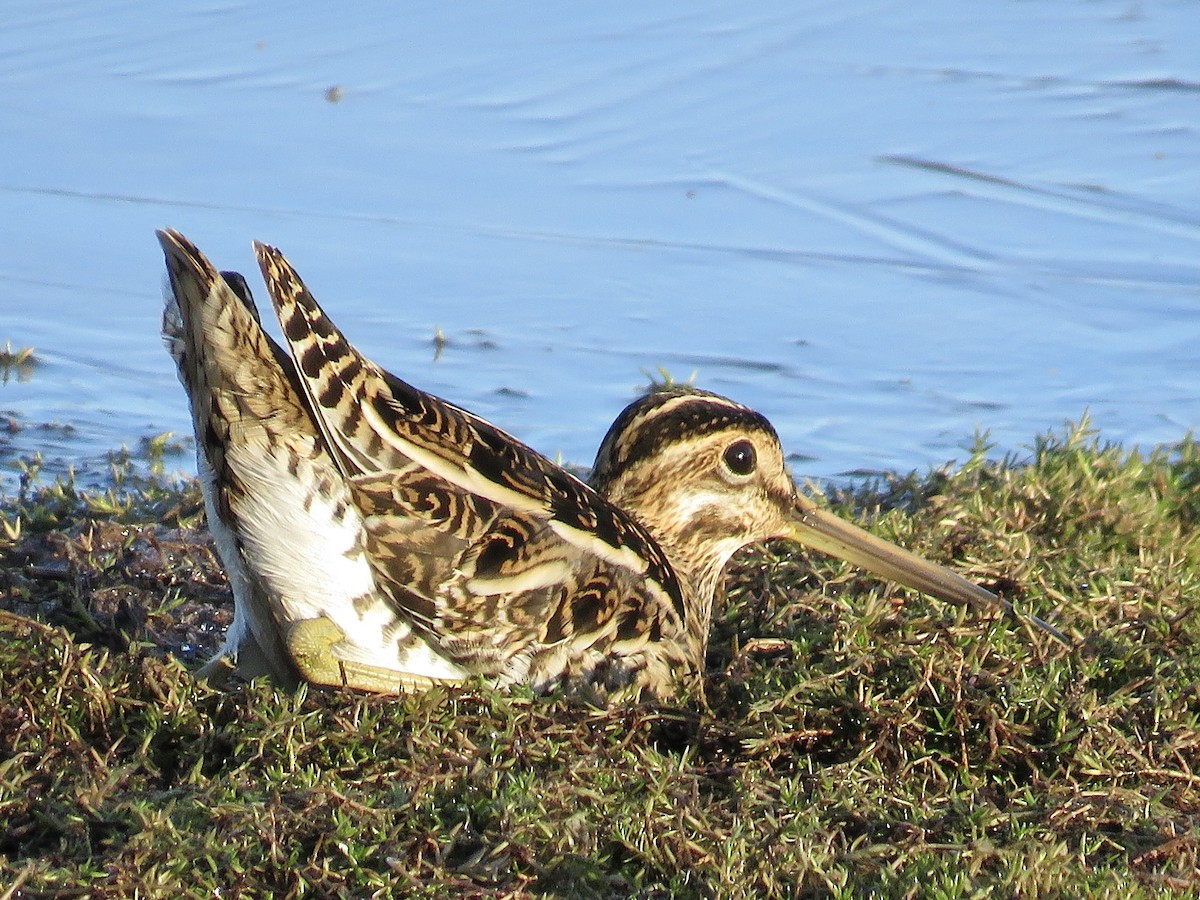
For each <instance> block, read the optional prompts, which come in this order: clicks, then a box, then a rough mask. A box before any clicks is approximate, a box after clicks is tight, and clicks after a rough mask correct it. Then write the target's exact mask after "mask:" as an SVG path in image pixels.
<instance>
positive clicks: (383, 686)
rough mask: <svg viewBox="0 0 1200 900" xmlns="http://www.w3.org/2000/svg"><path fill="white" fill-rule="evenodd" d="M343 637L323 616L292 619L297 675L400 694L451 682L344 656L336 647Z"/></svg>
mask: <svg viewBox="0 0 1200 900" xmlns="http://www.w3.org/2000/svg"><path fill="white" fill-rule="evenodd" d="M345 639H346V633H345V632H344V631H342V629H341V628H339V627H338V626H337V624H336V623H334V621H333V620H332V619H329V618H327V617H326V616H318V617H317V618H315V619H303V620H301V621H299V622H294V623H292V625H290V626H289V627H288V629H287V646H288V651H289V652H290V653H291V656H292V662H294V663H295V665H296V668H297V669H298V670H299V672H300V676H301V677H302V678H303V679H304V680H305V681H309V682H312V683H313V684H323V685H328V686H330V687H348V688H354V689H355V690H359V691H371V692H373V693H376V694H399V693H402V692H404V691H407V690H423V689H425V688H430V687H433V686H434V685H435V684H446V683H451V682H445V681H442V680H440V679H434V678H427V677H424V676H421V675H413V674H412V673H410V672H399V671H397V670H395V669H388V668H385V667H383V666H373V665H371V664H370V663H365V662H362V661H361V660H357V659H346V658H344V657H343V656H342V655H341V654H339V653H338V652H337V649H336V647H337V645H338V644H340V643H341V642H342V641H344V640H345Z"/></svg>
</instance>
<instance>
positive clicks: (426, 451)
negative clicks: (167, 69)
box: [159, 231, 1049, 696]
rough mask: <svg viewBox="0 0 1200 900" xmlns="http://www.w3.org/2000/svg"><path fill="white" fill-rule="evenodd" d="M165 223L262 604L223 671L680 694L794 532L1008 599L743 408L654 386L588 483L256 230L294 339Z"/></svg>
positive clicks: (198, 414)
mask: <svg viewBox="0 0 1200 900" xmlns="http://www.w3.org/2000/svg"><path fill="white" fill-rule="evenodd" d="M159 238H160V241H161V243H162V245H163V249H164V252H165V254H166V258H167V267H168V271H169V273H170V277H171V288H172V296H171V297H170V298H169V300H168V306H167V312H166V314H165V316H164V329H163V330H164V335H165V337H166V339H167V343H168V346H169V347H170V348H171V351H172V354H173V356H174V357H175V359H176V361H177V363H178V365H179V371H180V378H181V380H182V381H183V384H184V386H185V388H186V389H187V392H188V395H189V397H190V399H191V403H192V411H193V419H194V422H195V426H196V436H197V455H198V459H199V468H200V472H201V480H202V484H203V486H204V491H205V497H206V501H207V503H208V513H209V520H210V527H211V528H212V530H213V533H214V536H215V538H216V543H217V547H218V550H219V551H220V553H221V557H222V560H223V562H224V563H225V566H226V568H227V570H228V571H229V573H230V580H231V582H232V584H233V589H234V595H235V600H236V604H237V614H236V617H235V622H234V625H233V627H232V628H231V629H230V634H229V636H228V637H227V640H226V644H225V647H224V648H223V650H222V653H221V654H219V656H218V659H216V660H214V662H213V663H211V664H210V666H209V672H214V671H226V670H227V669H228V668H230V667H232V666H233V665H235V664H236V666H237V668H238V669H239V670H240V671H241V672H242V673H243V674H246V675H253V674H257V673H258V672H262V671H266V672H270V673H271V674H273V675H274V676H275V677H277V678H279V679H282V680H285V681H288V680H295V679H296V678H297V677H299V678H304V679H307V680H310V681H314V682H318V683H325V684H339V685H342V684H344V685H349V686H352V687H357V688H362V689H366V690H375V691H385V692H388V691H398V690H402V689H406V688H413V687H420V686H424V685H429V684H433V683H438V682H459V681H463V680H465V679H468V678H471V677H474V676H483V677H485V678H487V679H490V680H491V681H493V682H495V683H498V684H512V683H528V684H531V685H532V686H533V687H535V688H536V689H538V690H545V689H548V688H551V687H553V686H555V685H557V684H561V683H564V682H575V681H580V682H586V683H591V684H595V685H597V686H599V687H601V688H602V689H605V690H607V691H610V692H612V691H623V692H630V693H637V692H640V691H649V692H652V693H655V694H658V695H660V696H666V695H670V694H672V693H674V692H675V691H676V689H677V688H678V687H679V686H680V685H682V684H685V683H688V682H691V681H694V679H695V678H696V677H697V676H698V675H699V674H701V673H702V669H703V661H704V649H705V644H706V640H707V635H708V630H709V624H710V620H711V614H712V603H713V597H714V595H715V594H716V593H717V591H718V589H719V587H720V585H721V579H722V572H723V569H724V566H725V564H726V562H727V561H728V559H729V557H730V556H731V555H732V554H733V553H734V552H735V551H736V550H737V549H738V548H740V547H742V546H744V545H746V544H748V543H752V542H755V541H759V540H763V539H766V538H771V537H785V538H791V539H794V540H800V541H803V542H805V543H808V544H811V545H813V546H815V547H817V548H819V549H823V550H826V551H829V552H833V553H835V554H838V555H841V556H843V557H845V558H847V559H849V560H851V561H852V562H855V563H857V564H860V565H863V566H865V567H867V568H870V569H872V570H873V571H876V572H878V573H880V574H883V575H885V576H886V577H890V578H895V579H897V580H900V581H902V582H903V583H906V584H909V585H911V586H914V587H917V588H919V589H921V590H925V591H928V592H930V593H933V594H935V595H938V596H941V597H945V598H947V599H953V600H956V601H990V602H1002V601H997V598H995V597H993V596H992V595H991V594H989V593H988V592H987V591H984V590H983V589H982V588H979V587H978V586H976V585H973V584H971V583H970V582H968V581H966V580H964V579H962V578H960V577H959V576H957V575H955V574H953V573H951V572H949V571H948V570H946V569H943V568H941V567H939V566H936V565H933V564H931V563H927V562H925V561H923V560H920V559H918V558H917V557H914V556H912V555H911V554H908V553H907V552H906V551H903V550H901V549H900V548H898V547H894V546H893V545H891V544H887V543H886V542H883V541H880V540H879V539H877V538H874V537H872V536H871V535H869V534H867V533H866V532H863V531H861V530H859V529H857V528H855V527H854V526H851V525H849V524H847V523H844V522H842V521H841V520H839V519H836V518H835V517H833V516H830V515H828V514H827V513H824V512H822V511H821V510H819V509H817V508H816V507H815V506H813V504H812V503H811V502H810V501H808V500H807V499H805V498H804V497H802V496H801V495H799V494H798V493H797V491H796V488H795V485H794V483H793V482H792V480H791V478H790V476H788V474H787V472H786V469H785V466H784V459H783V452H782V449H781V448H780V444H779V440H778V438H777V436H776V434H775V431H774V429H773V428H772V427H771V425H770V423H769V422H767V420H766V419H765V418H764V417H763V416H761V415H760V414H759V413H757V412H754V411H753V410H751V409H748V408H746V407H744V406H741V405H740V404H737V403H735V402H733V401H731V400H728V399H726V398H724V397H719V396H717V395H715V394H709V393H706V392H703V391H697V390H691V389H673V390H668V391H662V392H658V393H652V394H649V395H647V396H646V397H643V398H640V399H639V400H636V401H635V402H634V403H632V404H631V405H630V406H629V407H628V408H627V409H626V410H625V411H624V412H623V413H621V415H620V416H619V417H618V419H617V421H616V422H615V423H614V424H613V426H612V428H611V429H610V431H609V433H608V435H607V436H606V437H605V439H604V441H603V443H602V445H601V448H600V451H599V453H598V455H597V458H596V463H595V466H594V469H593V473H592V477H591V484H590V485H588V484H584V483H583V482H581V481H579V480H578V479H576V478H575V477H574V476H572V475H570V474H569V473H567V472H566V471H565V470H563V469H562V468H560V467H559V466H556V465H554V464H553V463H552V462H550V461H549V460H547V459H546V458H545V457H543V456H541V455H540V454H538V453H536V452H535V451H533V450H531V449H530V448H529V447H527V446H525V445H524V444H522V443H521V442H520V441H517V440H516V439H514V438H512V437H511V436H509V435H507V434H505V433H504V432H502V431H500V430H499V429H497V428H496V427H495V426H493V425H491V424H489V423H487V422H485V421H483V420H482V419H480V418H478V417H477V416H474V415H472V414H471V413H469V412H467V411H465V410H463V409H460V408H459V407H457V406H454V405H453V404H450V403H447V402H446V401H443V400H440V399H438V398H436V397H433V396H431V395H429V394H427V393H425V392H423V391H420V390H418V389H417V388H414V387H413V386H411V385H409V384H407V383H406V382H404V381H402V380H400V379H399V378H396V377H395V376H393V375H391V374H390V373H388V372H386V371H384V370H383V369H381V368H380V367H378V366H377V365H375V364H374V363H373V362H371V361H370V360H368V359H366V358H365V357H363V356H362V355H361V354H360V353H359V352H358V351H357V350H356V349H355V348H354V347H353V346H352V345H351V344H350V343H349V342H348V341H347V340H346V339H345V338H344V337H343V336H342V334H341V332H340V331H338V329H337V328H336V327H335V326H334V325H333V323H332V322H331V321H330V320H329V318H328V317H327V316H326V315H325V314H324V312H323V311H322V310H321V308H320V306H318V304H317V302H316V300H315V299H314V298H313V296H312V294H311V293H310V292H309V291H308V289H307V288H306V287H305V285H304V283H303V282H302V281H301V280H300V277H299V276H298V275H297V274H296V272H295V271H294V270H293V269H292V267H291V266H290V264H289V263H288V262H287V260H286V259H284V257H283V255H282V254H281V253H279V251H278V250H275V249H274V248H271V247H268V246H265V245H262V244H256V245H255V251H256V253H257V255H258V260H259V265H260V268H261V269H262V273H263V276H264V278H265V280H266V283H267V287H268V291H269V293H270V296H271V300H272V303H273V305H274V307H275V311H276V313H277V315H278V316H279V320H280V323H281V324H282V326H283V333H284V336H285V339H286V343H287V352H286V353H285V352H284V351H283V350H282V349H281V348H280V347H279V346H278V345H277V344H275V342H274V341H272V340H271V339H270V337H268V336H267V335H266V334H265V333H264V332H263V330H262V328H261V326H260V325H259V323H258V317H257V313H256V311H255V310H254V305H253V302H252V301H251V299H250V297H249V291H248V289H246V288H245V286H244V282H242V281H241V280H240V276H235V275H233V274H232V273H220V272H218V271H217V270H216V269H214V268H213V266H212V265H211V264H210V263H209V262H208V261H207V260H206V259H205V258H204V257H203V256H202V255H201V254H200V252H199V251H198V250H197V249H196V248H195V247H194V246H193V245H192V244H191V243H190V242H188V241H187V239H186V238H184V237H183V236H182V235H180V234H179V233H177V232H171V231H168V232H160V234H159ZM289 354H290V359H289ZM1040 624H1044V623H1040ZM1045 627H1047V628H1049V626H1045Z"/></svg>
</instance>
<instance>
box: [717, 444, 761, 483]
mask: <svg viewBox="0 0 1200 900" xmlns="http://www.w3.org/2000/svg"><path fill="white" fill-rule="evenodd" d="M724 460H725V465H727V466H728V467H729V471H730V472H732V473H733V474H734V475H749V474H750V473H751V472H753V471H754V466H755V465H756V464H757V463H758V457H757V455H756V454H755V452H754V445H753V444H752V443H750V441H747V440H740V441H734V442H733V443H732V444H730V445H729V446H728V447H727V448H726V449H725V456H724Z"/></svg>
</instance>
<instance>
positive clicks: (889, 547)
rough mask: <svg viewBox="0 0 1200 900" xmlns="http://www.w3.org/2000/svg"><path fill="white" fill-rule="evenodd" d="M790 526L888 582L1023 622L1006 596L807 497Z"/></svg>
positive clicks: (1061, 637)
mask: <svg viewBox="0 0 1200 900" xmlns="http://www.w3.org/2000/svg"><path fill="white" fill-rule="evenodd" d="M791 526H792V527H791V533H790V534H789V535H788V536H789V537H790V538H792V539H793V540H795V541H798V542H799V543H801V544H804V545H805V546H806V547H812V548H813V549H814V550H820V551H821V552H822V553H828V554H830V555H831V556H836V557H838V558H839V559H844V560H845V561H846V562H848V563H852V564H853V565H856V566H860V567H862V568H864V569H866V570H867V571H869V572H873V573H874V574H876V575H879V576H880V577H882V578H886V579H888V580H889V581H896V582H899V583H900V584H902V585H904V586H906V587H910V588H912V589H914V590H917V591H921V592H922V593H924V594H929V595H930V596H931V597H937V598H938V599H940V600H949V601H951V602H954V603H984V604H998V605H1000V606H1001V607H1003V608H1004V609H1005V611H1007V612H1008V613H1009V614H1010V615H1013V616H1014V617H1018V618H1019V616H1018V613H1017V611H1016V610H1015V609H1013V605H1012V604H1011V603H1010V602H1009V601H1008V600H1006V599H1004V598H1003V597H997V596H996V595H995V594H993V593H992V592H991V591H988V590H985V589H984V588H981V587H980V586H979V585H977V584H975V583H974V582H971V581H968V580H967V579H965V578H963V577H962V576H961V575H958V574H956V573H954V572H951V571H950V570H949V569H947V568H945V567H943V566H939V565H938V564H937V563H932V562H929V561H928V560H925V559H921V557H919V556H917V555H916V554H914V553H909V552H908V551H907V550H904V549H902V548H900V547H897V546H896V545H895V544H889V543H888V542H887V541H885V540H881V539H880V538H877V537H875V535H873V534H871V533H869V532H867V531H863V529H861V528H859V527H857V526H855V525H851V524H850V523H849V522H847V521H845V520H844V519H839V518H838V517H837V516H835V515H833V514H832V513H828V512H826V511H825V510H823V509H821V508H820V507H817V506H815V505H813V503H812V502H811V501H810V500H807V499H805V498H804V497H800V498H799V500H798V502H797V504H796V511H795V514H794V517H793V519H792V522H791ZM1023 615H1024V616H1025V617H1026V618H1028V619H1029V621H1031V622H1032V623H1033V624H1034V625H1036V626H1038V628H1041V629H1042V630H1043V631H1045V632H1046V633H1047V634H1049V635H1051V636H1053V637H1054V638H1055V639H1056V640H1058V641H1061V642H1062V643H1063V644H1064V645H1066V646H1068V647H1071V646H1074V644H1073V642H1072V641H1071V639H1070V638H1068V637H1067V636H1066V635H1065V634H1063V633H1062V632H1061V631H1059V630H1058V629H1057V628H1055V627H1054V626H1053V625H1051V624H1050V623H1049V622H1045V621H1043V620H1042V619H1039V618H1038V617H1037V616H1034V615H1029V614H1028V613H1025V614H1023Z"/></svg>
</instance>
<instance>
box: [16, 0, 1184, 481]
mask: <svg viewBox="0 0 1200 900" xmlns="http://www.w3.org/2000/svg"><path fill="white" fill-rule="evenodd" d="M265 6H266V5H264V4H250V3H236V2H223V3H214V2H190V3H181V4H176V5H174V7H172V8H171V10H172V11H170V12H168V11H167V9H168V7H161V6H159V7H151V6H149V5H147V4H143V3H135V2H126V3H117V2H114V3H106V4H85V3H77V4H44V3H35V2H28V0H27V2H20V0H11V2H10V3H9V4H8V6H7V7H6V23H5V26H4V28H3V29H0V97H2V98H3V99H2V100H0V106H2V109H3V112H2V113H0V160H3V167H2V168H0V345H3V342H4V341H9V342H11V343H12V345H13V346H14V347H18V346H28V345H32V346H33V347H35V348H36V352H37V357H38V359H39V365H38V366H37V367H36V368H35V369H34V370H33V372H32V374H31V376H30V377H28V378H26V379H19V378H17V377H15V375H14V376H13V377H10V378H9V379H8V380H7V381H6V382H5V383H3V384H0V421H2V420H3V417H5V416H7V417H12V418H13V419H14V420H15V430H13V429H2V428H0V457H2V458H3V459H4V460H6V461H8V464H9V465H11V460H12V459H13V457H14V456H21V455H24V454H28V453H32V452H33V451H35V450H41V451H42V452H43V453H44V454H45V457H46V460H47V465H48V466H49V467H50V468H51V469H55V468H58V469H61V468H64V467H66V466H68V465H73V466H75V467H77V468H78V469H79V470H80V471H82V472H84V473H88V472H97V471H100V470H102V468H103V466H102V465H100V464H99V462H98V461H99V460H101V459H102V456H103V453H104V451H106V450H109V449H112V448H114V447H117V446H120V445H122V444H128V445H130V446H135V445H136V444H137V442H138V441H139V440H140V439H142V438H144V437H146V436H149V435H154V434H157V433H159V432H162V431H166V430H173V431H176V432H179V433H182V434H186V433H188V432H189V430H190V425H189V418H188V415H187V411H186V407H185V404H184V400H183V394H182V390H181V388H180V387H179V385H178V383H177V382H176V380H175V376H174V373H173V370H172V368H171V365H170V361H169V359H168V357H167V355H166V353H165V352H164V351H163V350H162V348H161V345H160V342H159V338H158V335H157V331H158V316H159V308H160V305H161V282H162V262H161V257H160V255H159V253H158V249H157V245H156V243H155V241H154V237H153V230H154V229H155V228H158V227H163V226H172V227H176V228H179V229H180V230H182V231H183V232H184V233H186V234H187V235H188V236H189V237H191V238H192V239H193V240H195V241H196V242H197V243H198V244H199V245H200V246H201V248H202V249H204V250H205V251H206V252H207V253H208V254H209V255H210V256H211V258H212V259H213V260H214V261H215V262H216V263H217V265H219V266H220V267H222V268H240V269H242V270H243V271H245V272H246V273H247V275H248V276H250V277H251V281H252V283H254V281H255V280H256V274H255V272H254V265H253V258H252V256H251V254H250V248H249V242H250V240H251V239H254V238H257V239H260V240H265V241H268V242H270V243H273V244H276V245H278V246H280V247H281V248H283V249H284V251H285V252H286V253H287V254H288V256H289V258H291V260H292V261H293V262H294V264H295V265H296V266H297V268H298V269H299V270H300V272H301V273H302V274H303V275H304V277H305V278H306V280H307V281H308V283H309V285H310V286H311V287H312V288H313V290H314V292H315V293H316V294H317V296H318V298H319V299H320V300H321V301H322V303H323V304H324V306H325V307H326V309H327V310H328V311H329V312H330V314H331V315H332V316H333V317H334V319H335V320H336V321H337V322H338V324H339V325H340V326H341V327H342V328H343V330H344V331H345V332H346V333H347V334H348V336H349V337H350V338H351V339H352V340H354V341H355V342H356V343H358V344H359V345H360V346H361V347H362V348H363V349H364V350H365V351H366V352H367V353H368V354H369V355H371V356H373V357H374V358H375V359H376V360H377V361H378V362H380V363H381V364H383V365H385V366H386V367H388V368H390V369H391V370H392V371H394V372H396V373H397V374H399V375H401V376H402V377H404V378H406V379H408V380H409V381H412V382H413V383H415V384H417V385H419V386H421V387H424V388H426V389H429V390H432V391H434V392H436V393H439V394H441V395H443V396H445V397H447V398H449V399H452V400H453V401H455V402H457V403H459V404H461V405H464V406H466V407H468V408H470V409H473V410H474V411H476V412H478V413H480V414H482V415H484V416H486V417H488V418H490V419H492V420H493V421H495V422H497V423H498V424H500V425H501V426H502V427H504V428H506V429H508V430H509V431H512V432H513V433H515V434H517V435H518V436H519V437H521V438H522V439H524V440H526V441H527V442H529V443H531V444H533V445H534V446H536V447H538V448H539V449H541V450H543V451H544V452H547V453H548V454H550V455H552V456H553V455H557V454H561V456H562V457H563V458H564V459H565V460H567V461H570V462H575V463H581V464H585V465H586V464H587V463H589V462H590V461H591V458H592V455H593V453H594V451H595V448H596V446H597V444H598V443H599V440H600V437H601V436H602V434H603V433H604V431H605V429H606V428H607V426H608V424H609V422H610V421H611V420H612V419H613V417H614V416H615V415H616V413H617V412H618V411H619V410H620V408H621V407H622V406H623V405H624V404H625V403H626V402H627V401H628V400H629V399H630V398H631V397H632V396H633V395H634V393H635V392H636V391H637V390H638V389H639V387H640V386H643V385H644V384H645V383H646V381H647V373H656V372H657V371H658V369H659V367H660V366H661V367H665V368H666V369H667V370H669V372H670V373H671V374H672V375H673V376H674V377H676V378H678V379H687V378H689V377H692V376H693V375H694V376H695V380H696V382H697V383H698V384H700V385H701V386H704V387H706V388H710V389H713V390H717V391H720V392H723V393H726V394H728V395H730V396H733V397H735V398H737V399H739V400H742V401H744V402H746V403H749V404H751V405H753V406H756V407H758V408H759V409H761V410H762V411H763V412H765V413H766V414H767V415H768V416H769V417H770V418H771V419H772V420H773V421H774V422H775V424H776V426H777V428H778V429H779V431H780V434H781V437H782V439H783V442H784V445H785V447H786V449H787V450H788V451H789V453H791V454H792V455H793V459H794V469H795V471H796V474H797V475H798V476H801V477H805V476H807V477H814V478H823V477H828V476H832V475H836V474H838V473H843V472H847V471H859V470H881V469H901V470H907V469H911V468H923V467H926V466H930V465H937V464H940V463H943V462H945V461H947V460H950V459H956V458H957V459H962V458H963V456H964V451H963V447H964V445H965V444H967V443H969V442H970V439H971V436H972V434H973V432H974V431H975V430H976V429H986V430H989V431H990V434H991V438H992V440H993V441H994V442H995V444H996V453H997V454H999V453H1003V452H1007V451H1019V449H1020V448H1021V447H1022V446H1024V445H1026V444H1028V443H1029V442H1030V441H1031V440H1032V439H1033V437H1034V436H1035V435H1037V434H1039V433H1041V432H1044V431H1046V430H1048V429H1054V428H1058V427H1060V426H1061V424H1062V423H1063V421H1064V420H1067V419H1076V418H1078V417H1079V416H1080V415H1081V414H1082V413H1083V412H1084V410H1085V409H1087V410H1090V412H1091V415H1092V418H1093V420H1094V422H1095V423H1096V424H1097V425H1098V426H1099V428H1100V429H1101V431H1102V433H1103V434H1104V435H1105V436H1106V437H1108V438H1110V439H1112V440H1120V441H1123V442H1126V443H1130V444H1143V445H1151V444H1155V443H1159V442H1164V441H1173V440H1176V439H1178V438H1180V437H1182V436H1183V434H1184V433H1185V432H1186V431H1187V430H1188V429H1190V428H1193V427H1195V426H1197V425H1198V424H1200V391H1198V390H1197V389H1196V386H1197V384H1198V383H1200V377H1198V376H1200V351H1198V349H1197V347H1198V345H1200V252H1198V251H1200V6H1198V5H1197V3H1196V2H1195V0H1177V2H1165V0H1164V2H1148V0H1147V2H1128V0H1039V2H1018V0H997V2H991V3H962V2H960V0H929V2H925V3H921V4H913V3H911V2H891V0H880V2H849V3H848V2H843V0H827V2H817V0H807V2H805V0H799V2H797V0H786V2H782V0H780V2H760V3H756V4H743V3H733V2H728V3H694V4H687V5H684V4H666V3H650V4H647V3H644V2H639V3H631V2H611V3H606V4H603V5H595V6H594V7H592V8H587V7H582V6H578V5H576V6H571V7H565V6H563V5H562V4H556V3H545V2H531V3H524V4H492V3H461V4H444V3H420V4H415V3H414V4H395V5H393V4H387V3H378V4H373V5H372V4H364V5H353V4H350V5H346V4H340V5H333V4H328V3H315V2H301V3H300V4H297V5H292V6H290V7H289V8H288V12H287V13H286V14H284V13H282V12H279V11H276V12H271V11H268V10H267V9H266V8H265ZM279 9H282V8H279ZM438 329H440V330H441V332H442V333H444V335H445V336H446V339H447V341H448V344H447V346H446V347H445V349H444V350H443V352H442V353H441V354H440V356H438V357H437V358H436V359H435V354H434V347H433V339H434V335H435V333H437V330H438ZM48 424H56V425H69V426H70V428H69V429H64V428H60V427H50V428H47V427H46V426H47V425H48ZM10 430H13V433H9V431H10ZM172 462H173V464H174V465H177V466H178V467H179V468H180V469H182V470H184V471H190V469H191V466H192V463H191V461H190V460H189V459H188V458H187V457H186V456H184V457H179V458H177V459H175V460H173V461H172ZM11 472H12V470H11V469H9V474H8V475H6V476H4V479H3V481H0V485H3V486H5V487H7V488H9V489H11V486H12V484H13V483H14V480H13V476H12V474H11Z"/></svg>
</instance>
